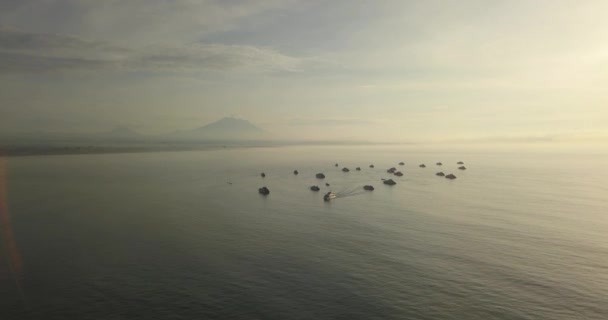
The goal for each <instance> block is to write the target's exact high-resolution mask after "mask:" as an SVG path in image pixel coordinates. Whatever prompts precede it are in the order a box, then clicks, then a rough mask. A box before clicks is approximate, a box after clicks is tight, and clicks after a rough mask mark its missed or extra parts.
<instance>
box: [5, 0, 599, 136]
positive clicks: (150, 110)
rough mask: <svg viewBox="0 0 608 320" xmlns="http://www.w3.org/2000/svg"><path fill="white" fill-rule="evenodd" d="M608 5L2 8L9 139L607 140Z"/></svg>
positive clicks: (107, 0)
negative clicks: (229, 129)
mask: <svg viewBox="0 0 608 320" xmlns="http://www.w3.org/2000/svg"><path fill="white" fill-rule="evenodd" d="M607 12H608V1H604V0H597V1H594V0H585V1H580V0H572V1H559V0H546V1H543V0H535V1H528V0H521V1H506V0H505V1H490V0H479V1H449V0H443V1H428V0H425V1H405V0H395V1H391V0H385V1H382V0H377V1H372V0H368V1H363V0H359V1H358V0H343V1H340V0H301V1H298V0H285V1H279V0H263V1H253V0H251V1H241V0H215V1H213V0H201V1H196V0H164V1H163V0H103V1H101V0H37V1H34V0H2V1H0V88H2V89H1V90H0V132H4V133H5V132H9V131H30V130H43V131H74V132H75V131H101V130H109V128H111V127H113V126H115V125H125V126H129V127H131V128H133V129H135V130H138V131H140V132H143V133H161V132H166V131H172V130H175V129H184V128H192V127H197V126H201V125H203V124H205V123H208V122H211V121H214V120H216V119H218V118H221V117H224V116H228V115H238V116H240V117H243V118H246V119H248V120H250V121H252V122H253V123H255V124H257V125H258V126H260V127H263V128H264V129H266V130H268V131H270V132H273V133H275V134H277V135H278V136H281V137H297V138H311V139H319V138H332V139H335V138H352V139H361V138H367V139H374V140H382V139H387V140H391V141H397V140H403V141H417V140H436V139H448V140H449V139H463V138H464V139H469V138H481V139H486V138H488V139H490V138H492V139H494V138H495V139H521V138H531V139H536V138H540V139H544V138H553V137H558V138H560V139H561V138H564V139H591V140H592V139H606V137H608V18H606V13H607Z"/></svg>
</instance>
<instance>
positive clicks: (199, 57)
mask: <svg viewBox="0 0 608 320" xmlns="http://www.w3.org/2000/svg"><path fill="white" fill-rule="evenodd" d="M0 57H2V59H1V60H0V72H2V73H29V72H49V71H66V70H76V69H79V70H99V69H107V70H143V71H170V72H186V71H194V72H196V71H202V70H219V71H228V70H231V71H258V72H272V71H290V72H293V71H299V70H300V69H301V66H302V63H303V60H302V59H300V58H296V57H292V56H288V55H285V54H282V53H280V52H278V51H276V50H273V49H271V48H262V47H256V46H244V45H224V44H206V43H193V44H189V45H181V46H178V45H156V46H145V47H138V48H129V47H121V46H116V45H113V44H109V43H105V42H98V41H91V40H86V39H81V38H78V37H74V36H66V35H58V34H44V33H30V32H23V31H19V30H15V29H10V28H0Z"/></svg>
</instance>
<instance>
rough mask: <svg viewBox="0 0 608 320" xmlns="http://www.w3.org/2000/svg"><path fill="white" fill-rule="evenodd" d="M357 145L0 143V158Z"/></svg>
mask: <svg viewBox="0 0 608 320" xmlns="http://www.w3.org/2000/svg"><path fill="white" fill-rule="evenodd" d="M371 144H373V143H370V142H361V141H209V142H201V143H183V144H180V143H175V144H154V143H142V144H124V143H122V144H121V143H117V144H82V143H41V144H33V143H26V144H20V143H12V144H4V145H3V144H2V143H0V156H4V157H25V156H46V155H79V154H105V153H142V152H173V151H209V150H222V149H237V148H261V147H284V146H298V145H302V146H305V145H371Z"/></svg>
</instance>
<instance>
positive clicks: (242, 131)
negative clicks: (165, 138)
mask: <svg viewBox="0 0 608 320" xmlns="http://www.w3.org/2000/svg"><path fill="white" fill-rule="evenodd" d="M169 137H170V138H172V139H186V140H255V139H263V138H268V137H269V136H268V134H267V132H266V131H264V130H262V129H260V128H258V127H256V126H255V125H254V124H252V123H251V122H249V121H247V120H245V119H238V118H234V117H225V118H222V119H220V120H217V121H215V122H212V123H209V124H207V125H204V126H202V127H198V128H195V129H191V130H184V131H177V132H174V133H172V134H170V135H169Z"/></svg>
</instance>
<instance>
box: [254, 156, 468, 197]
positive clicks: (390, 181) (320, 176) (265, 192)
mask: <svg viewBox="0 0 608 320" xmlns="http://www.w3.org/2000/svg"><path fill="white" fill-rule="evenodd" d="M457 164H458V165H460V166H459V167H458V169H459V170H466V169H467V168H466V167H465V166H464V162H462V161H458V162H457ZM399 165H400V166H404V165H405V163H404V162H399ZM435 165H437V166H443V163H441V162H437V163H435ZM335 167H339V164H337V163H336V164H335ZM369 167H370V168H374V165H373V164H370V165H369ZM419 167H420V168H426V165H425V164H424V163H422V164H420V165H419ZM355 170H357V171H361V167H357V168H356V169H355ZM342 172H350V169H349V168H347V167H344V168H342ZM386 172H387V173H390V174H392V175H395V176H397V177H402V176H403V172H401V171H399V170H397V168H395V167H392V168H389V169H387V170H386ZM293 174H294V175H298V174H299V172H298V170H294V171H293ZM435 175H436V176H439V177H445V178H446V179H450V180H454V179H456V176H455V175H454V174H452V173H450V174H447V175H446V174H445V173H443V172H441V171H440V172H437V173H436V174H435ZM260 176H261V177H262V178H265V177H266V173H264V172H262V173H261V174H260ZM315 177H316V178H317V179H325V174H324V173H321V172H319V173H317V174H316V175H315ZM382 183H384V184H386V185H389V186H393V185H396V184H397V182H395V181H394V180H393V179H384V178H383V179H382ZM325 186H327V187H329V183H325ZM310 190H311V191H314V192H318V191H321V188H319V186H316V185H314V186H311V187H310ZM363 190H366V191H374V186H372V185H365V186H363ZM258 191H259V193H260V194H262V195H269V194H270V190H269V189H268V188H267V187H265V186H264V187H261V188H259V189H258ZM337 197H338V196H337V194H336V193H334V192H332V191H329V192H327V193H326V194H325V195H323V200H324V201H331V200H333V199H336V198H337Z"/></svg>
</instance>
